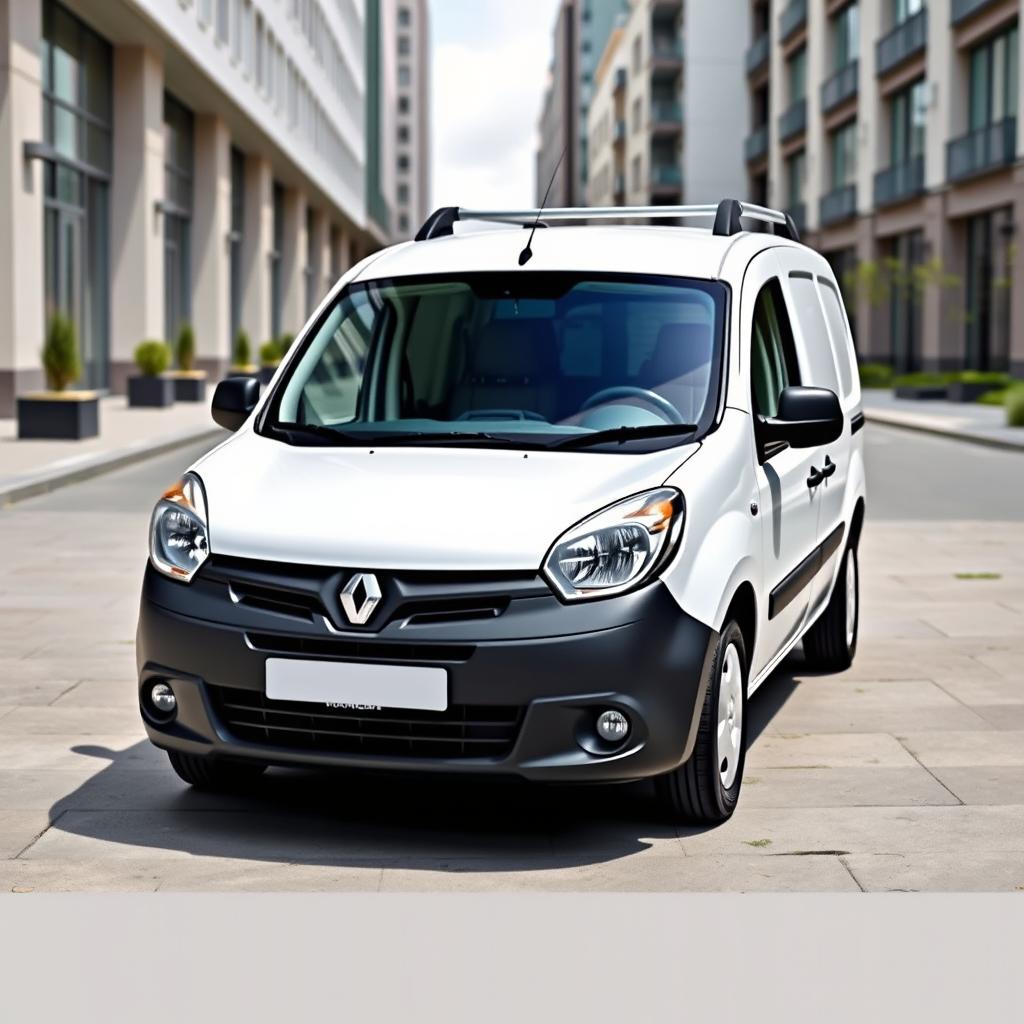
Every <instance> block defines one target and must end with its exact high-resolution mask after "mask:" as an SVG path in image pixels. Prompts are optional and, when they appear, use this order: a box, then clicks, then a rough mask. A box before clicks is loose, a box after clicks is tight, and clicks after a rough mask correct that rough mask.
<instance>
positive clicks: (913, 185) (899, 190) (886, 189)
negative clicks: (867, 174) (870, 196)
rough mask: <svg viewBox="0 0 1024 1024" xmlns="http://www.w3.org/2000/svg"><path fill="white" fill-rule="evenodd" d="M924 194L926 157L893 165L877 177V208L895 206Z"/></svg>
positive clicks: (917, 157) (916, 157) (918, 157)
mask: <svg viewBox="0 0 1024 1024" xmlns="http://www.w3.org/2000/svg"><path fill="white" fill-rule="evenodd" d="M923 192H924V157H923V156H915V157H914V158H913V159H911V160H908V161H907V162H906V163H902V164H893V166H892V167H889V168H888V169H886V170H884V171H879V172H878V173H877V174H876V175H875V206H876V207H879V208H881V207H884V206H893V205H894V204H896V203H902V202H905V201H906V200H907V199H913V198H914V197H915V196H919V195H922V194H923Z"/></svg>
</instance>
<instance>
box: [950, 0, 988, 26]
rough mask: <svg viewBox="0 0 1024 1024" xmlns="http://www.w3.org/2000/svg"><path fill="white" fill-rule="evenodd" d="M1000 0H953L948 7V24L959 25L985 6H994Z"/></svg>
mask: <svg viewBox="0 0 1024 1024" xmlns="http://www.w3.org/2000/svg"><path fill="white" fill-rule="evenodd" d="M999 2H1000V0H953V2H952V4H951V5H950V8H949V23H950V25H959V24H960V23H961V22H964V21H966V20H967V19H968V18H973V17H974V15H976V14H980V13H981V12H982V11H983V10H985V8H986V7H995V5H996V4H997V3H999Z"/></svg>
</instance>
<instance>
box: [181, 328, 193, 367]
mask: <svg viewBox="0 0 1024 1024" xmlns="http://www.w3.org/2000/svg"><path fill="white" fill-rule="evenodd" d="M177 348H178V369H179V370H185V371H186V372H188V371H189V370H191V369H192V367H193V366H194V365H195V361H196V335H195V332H194V331H193V330H192V326H191V324H182V325H181V330H180V331H178V346H177Z"/></svg>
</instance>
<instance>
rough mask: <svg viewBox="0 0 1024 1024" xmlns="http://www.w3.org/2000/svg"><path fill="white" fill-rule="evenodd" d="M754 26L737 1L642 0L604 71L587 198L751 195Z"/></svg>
mask: <svg viewBox="0 0 1024 1024" xmlns="http://www.w3.org/2000/svg"><path fill="white" fill-rule="evenodd" d="M746 31H747V26H746V12H745V11H744V10H743V8H742V7H740V6H738V5H730V4H718V5H715V4H709V3H700V2H697V0H674V2H673V0H634V2H633V5H632V7H631V9H630V12H629V14H628V16H627V17H620V19H619V21H618V23H617V25H616V26H615V28H613V30H612V33H611V35H610V36H609V38H608V41H607V45H606V47H605V50H604V53H603V55H602V57H601V60H600V63H599V64H598V66H597V69H596V72H595V92H594V97H593V101H592V103H591V107H590V111H589V116H588V119H587V133H588V136H589V139H590V160H589V169H588V181H587V190H586V198H587V203H588V205H590V206H622V205H630V206H647V205H673V204H678V203H682V202H686V203H712V202H718V200H719V199H721V198H723V197H725V196H730V195H736V196H743V195H745V194H746V191H747V180H746V171H745V167H744V160H743V128H742V126H743V125H744V124H745V123H746V121H747V103H748V94H747V89H746V86H745V84H744V73H743V67H744V49H745V40H746Z"/></svg>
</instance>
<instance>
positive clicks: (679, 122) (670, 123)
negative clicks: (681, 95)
mask: <svg viewBox="0 0 1024 1024" xmlns="http://www.w3.org/2000/svg"><path fill="white" fill-rule="evenodd" d="M682 127H683V108H682V107H681V106H680V105H679V104H678V103H677V102H676V101H675V100H652V101H651V132H652V133H653V134H657V135H664V134H666V133H667V134H674V133H676V132H678V131H681V130H682Z"/></svg>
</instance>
